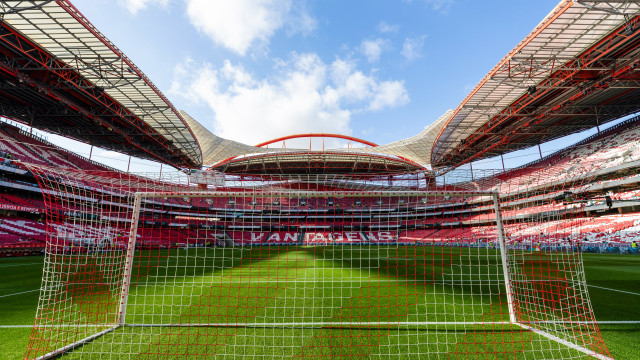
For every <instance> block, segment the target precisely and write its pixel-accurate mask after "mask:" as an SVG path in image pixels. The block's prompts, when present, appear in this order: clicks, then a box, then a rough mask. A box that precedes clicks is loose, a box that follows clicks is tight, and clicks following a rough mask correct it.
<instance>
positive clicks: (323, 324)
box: [0, 320, 640, 329]
mask: <svg viewBox="0 0 640 360" xmlns="http://www.w3.org/2000/svg"><path fill="white" fill-rule="evenodd" d="M535 323H536V322H528V323H521V325H525V324H535ZM539 323H541V324H576V323H579V324H599V325H604V324H610V325H624V324H630V325H638V324H640V320H620V321H616V320H605V321H540V322H539ZM434 325H443V326H455V325H459V326H472V325H517V324H514V323H511V322H509V321H490V322H464V321H460V322H458V321H448V322H447V321H442V322H438V321H427V322H384V321H381V322H299V323H296V322H290V323H202V324H125V326H126V327H258V328H264V327H340V326H343V327H349V326H396V327H402V326H434ZM112 326H114V325H112V324H83V325H78V324H59V325H35V327H37V328H100V327H112ZM32 327H34V325H33V324H31V325H21V324H19V325H0V329H12V328H32Z"/></svg>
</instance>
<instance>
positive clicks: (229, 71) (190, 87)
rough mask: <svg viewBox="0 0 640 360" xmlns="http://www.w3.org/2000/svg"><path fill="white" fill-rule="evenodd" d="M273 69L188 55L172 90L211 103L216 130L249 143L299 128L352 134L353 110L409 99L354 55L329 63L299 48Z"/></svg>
mask: <svg viewBox="0 0 640 360" xmlns="http://www.w3.org/2000/svg"><path fill="white" fill-rule="evenodd" d="M274 73H275V74H276V75H274V76H272V77H269V78H263V79H257V78H256V77H255V76H254V75H252V74H250V73H249V72H248V71H247V70H246V69H244V68H243V67H242V65H236V64H232V63H231V62H230V61H225V63H224V65H223V66H222V67H221V68H215V67H214V66H213V65H212V64H209V63H205V64H195V63H194V62H193V61H192V60H189V59H187V60H186V61H185V62H183V63H182V64H180V65H178V66H177V67H176V71H175V76H176V78H175V80H174V83H173V84H172V89H171V90H170V92H171V93H172V94H173V95H175V96H183V97H186V98H187V99H189V100H191V101H193V102H196V103H200V104H205V105H207V106H208V107H210V108H211V110H212V111H213V113H214V115H215V120H214V132H215V133H216V135H219V136H222V137H225V138H228V139H233V140H237V141H241V142H244V143H249V144H256V143H258V142H260V141H264V140H268V139H272V138H276V137H279V136H283V135H289V134H294V133H305V132H330V133H341V134H351V128H350V126H349V122H350V120H351V115H352V114H353V113H356V112H366V111H377V110H380V109H384V108H389V107H394V106H399V105H402V104H405V103H407V102H408V101H409V96H408V94H407V91H406V89H405V87H404V84H403V83H402V82H401V81H381V80H379V79H377V78H376V77H375V76H373V75H371V74H369V75H367V74H365V73H363V72H362V71H359V70H358V69H357V68H356V65H355V64H354V63H353V62H352V61H349V60H343V59H336V60H335V61H333V62H332V63H331V64H326V63H325V62H323V61H322V60H321V59H320V58H319V57H318V56H317V55H316V54H295V53H294V54H292V55H291V56H290V58H289V59H287V60H279V61H278V62H277V63H276V67H275V70H274Z"/></svg>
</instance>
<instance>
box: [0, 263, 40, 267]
mask: <svg viewBox="0 0 640 360" xmlns="http://www.w3.org/2000/svg"><path fill="white" fill-rule="evenodd" d="M43 264H44V263H27V264H6V265H0V267H13V266H25V265H43Z"/></svg>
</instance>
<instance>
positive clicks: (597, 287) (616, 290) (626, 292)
mask: <svg viewBox="0 0 640 360" xmlns="http://www.w3.org/2000/svg"><path fill="white" fill-rule="evenodd" d="M587 286H589V287H594V288H596V289H603V290H609V291H615V292H620V293H625V294H631V295H637V296H640V294H639V293H635V292H631V291H624V290H618V289H611V288H606V287H602V286H596V285H589V284H587Z"/></svg>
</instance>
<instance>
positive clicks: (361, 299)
mask: <svg viewBox="0 0 640 360" xmlns="http://www.w3.org/2000/svg"><path fill="white" fill-rule="evenodd" d="M173 251H174V254H177V255H178V256H177V257H171V256H169V257H167V256H166V252H143V253H142V256H139V259H138V263H139V264H141V265H142V266H140V267H138V268H136V269H134V277H135V279H136V281H135V282H136V286H134V287H133V288H132V294H131V297H130V300H129V307H128V317H127V323H150V322H153V323H176V322H184V321H186V320H189V321H191V322H207V323H242V322H247V323H261V322H270V321H279V322H282V323H285V322H292V323H298V324H318V323H321V322H323V321H325V322H333V323H336V322H340V321H344V322H350V321H363V320H364V319H366V320H367V322H381V323H384V322H394V321H405V322H411V321H420V320H421V318H420V314H422V313H425V312H429V313H437V312H438V311H439V312H440V313H442V312H447V313H453V312H455V313H458V314H464V313H465V312H466V313H469V311H466V309H464V308H456V306H459V305H454V304H451V303H450V301H448V300H450V299H448V298H447V297H446V296H444V295H442V297H441V298H438V295H437V294H438V291H437V289H435V290H436V291H434V289H433V288H430V289H429V291H428V292H429V294H436V295H433V298H430V299H429V303H428V304H425V303H421V302H420V301H416V299H418V298H421V297H420V296H421V295H423V291H424V290H423V287H421V286H419V284H413V283H412V282H411V281H406V280H411V279H412V278H413V277H415V276H416V275H419V276H418V277H420V278H424V277H425V276H426V277H429V276H433V277H434V278H435V277H437V276H439V275H440V274H438V272H439V271H434V269H441V268H444V267H446V268H447V272H448V273H451V272H452V271H453V272H454V273H455V272H456V271H457V272H458V273H456V274H455V275H460V278H465V279H476V280H482V281H478V282H477V284H475V285H474V283H473V282H471V284H468V285H466V286H467V288H465V291H466V293H469V294H472V293H480V289H479V288H474V286H484V288H483V289H481V290H482V293H483V294H490V295H487V296H488V297H490V299H486V298H484V299H477V300H482V301H477V303H482V304H484V305H482V306H484V307H485V308H482V309H478V308H476V309H473V312H475V313H477V314H484V316H486V314H493V317H494V318H492V320H494V321H500V320H506V319H505V314H504V311H503V309H500V308H498V309H492V308H491V306H490V305H489V304H490V303H496V302H500V301H502V300H503V299H500V296H499V294H498V289H497V288H494V286H492V285H487V284H490V283H493V284H497V283H498V281H499V276H500V274H498V273H491V271H485V270H482V271H481V270H480V269H491V268H492V267H477V268H476V271H474V270H473V268H464V267H456V266H455V265H456V264H455V261H456V260H455V256H453V255H456V253H459V252H460V250H459V249H455V248H454V249H450V250H444V251H443V252H441V253H440V254H438V256H434V254H433V250H430V248H395V247H391V248H387V249H384V248H380V247H352V248H341V247H325V248H322V247H307V248H305V247H299V248H287V249H285V248H272V249H269V248H262V249H260V248H254V249H251V250H249V249H245V250H241V249H224V250H223V249H199V250H195V249H191V250H173ZM186 251H191V252H192V253H191V254H189V256H188V257H187V256H184V255H185V254H184V252H186ZM447 251H449V253H447ZM416 254H417V255H419V256H418V258H419V259H420V261H422V262H425V263H428V264H429V266H426V267H422V268H421V267H416V266H405V265H406V264H405V262H406V261H415V257H416ZM443 254H444V255H445V256H442V255H443ZM494 254H495V252H493V253H490V252H487V253H483V254H482V255H481V261H484V262H494V261H498V259H497V258H496V257H495V256H494ZM447 255H450V256H447ZM214 257H215V258H216V260H215V261H212V258H214ZM412 259H413V260H412ZM42 262H43V258H42V257H24V258H3V259H0V326H2V327H0V354H1V356H0V357H1V358H2V359H20V358H22V357H23V355H24V350H25V348H26V346H27V343H28V340H29V336H30V333H31V329H30V326H31V324H33V321H34V316H35V310H36V307H37V304H38V296H39V292H38V290H37V289H38V288H39V287H40V281H41V277H42ZM584 265H585V271H586V275H587V282H588V284H589V293H590V297H591V300H592V304H593V307H594V310H595V312H596V317H597V319H598V320H599V321H607V322H612V321H613V322H615V321H640V311H638V310H639V309H640V257H636V256H624V255H595V254H584ZM455 269H458V270H455ZM483 271H484V272H483ZM372 274H374V275H375V276H374V277H375V279H376V281H378V282H379V283H377V284H374V285H367V281H363V279H371V277H372ZM425 274H426V275H425ZM217 275H224V276H217ZM398 278H400V279H403V281H402V284H403V285H402V286H398V282H397V281H396V280H394V279H398ZM455 278H456V276H453V277H452V278H451V279H455ZM451 279H450V280H451ZM489 280H490V281H489ZM212 281H215V282H212ZM251 281H253V283H251ZM385 281H387V282H388V284H390V285H389V286H385V285H384V284H385ZM202 284H207V286H202ZM176 285H179V286H176ZM211 285H213V286H211ZM159 289H162V292H163V295H162V296H159V294H158V291H159ZM464 296H471V295H464ZM345 299H346V300H345ZM285 300H286V301H285ZM467 300H468V299H467ZM266 303H268V304H269V309H270V310H269V311H265V309H264V304H266ZM338 303H339V304H340V306H336V304H338ZM408 305H410V306H408ZM437 307H441V308H440V309H438V308H437ZM338 320H339V321H338ZM448 320H451V319H450V318H449V319H448ZM455 320H456V321H478V319H477V318H474V317H473V316H471V317H470V316H460V317H458V318H457V319H455ZM485 320H486V318H485ZM480 321H482V320H480ZM21 326H22V327H21ZM600 329H601V332H602V334H603V336H604V339H605V342H606V343H607V346H608V347H609V350H610V351H611V355H612V356H613V357H614V358H616V359H636V358H638V357H637V354H639V353H640V342H638V336H639V335H640V323H638V324H633V323H618V324H610V323H604V324H601V325H600ZM487 330H489V331H487ZM512 330H513V329H510V328H508V327H505V326H504V325H495V326H494V327H491V326H484V327H483V329H482V331H479V329H478V328H477V327H475V328H474V327H473V326H471V325H448V326H445V327H443V326H442V325H438V326H427V327H415V328H413V327H404V328H403V329H402V330H401V331H400V330H398V329H397V328H391V329H390V328H388V327H386V326H382V325H381V326H362V327H358V326H344V327H331V328H326V327H315V328H312V326H291V327H287V328H273V327H269V326H265V327H261V326H255V327H239V328H226V327H213V328H212V327H207V328H198V327H192V328H183V327H180V328H178V327H173V328H170V327H163V328H133V327H127V328H124V329H118V330H116V331H114V332H113V333H110V334H108V335H106V336H104V337H103V338H100V339H98V340H96V341H94V342H92V343H91V344H89V345H86V346H85V349H83V351H87V352H88V351H89V350H91V351H92V352H93V353H94V354H97V355H95V356H94V357H92V358H110V359H116V358H120V357H115V356H112V355H113V353H118V352H124V351H127V352H128V351H131V352H132V353H142V354H144V355H145V356H147V355H148V356H149V357H150V358H155V356H156V355H155V354H161V353H163V352H167V351H168V350H171V351H172V352H178V353H183V354H185V356H183V357H178V358H187V354H188V355H190V356H191V357H190V358H199V357H198V356H197V355H198V354H210V353H214V352H215V353H216V354H218V356H217V357H216V358H223V359H224V358H227V357H228V358H234V356H236V357H235V358H240V357H239V356H238V355H239V354H238V351H240V350H241V351H242V352H243V353H242V355H243V356H245V357H247V358H252V357H255V356H261V355H265V354H266V355H270V356H271V357H274V358H279V357H286V358H292V357H293V358H296V357H307V356H310V357H318V356H322V355H328V354H332V355H336V356H339V355H354V354H356V355H358V354H359V355H360V356H359V357H357V358H363V359H366V358H376V359H377V358H389V359H395V358H398V357H397V356H395V355H390V356H385V354H387V355H388V354H397V353H400V354H405V356H404V358H407V359H411V358H416V354H417V353H418V352H425V351H431V352H435V353H439V354H440V356H435V357H433V356H432V357H430V358H467V357H473V356H470V355H473V354H475V353H476V352H482V351H483V350H485V351H488V352H494V353H497V354H499V355H500V354H502V353H503V352H504V353H505V355H507V356H505V357H510V358H525V357H517V356H515V357H514V356H513V355H512V354H514V351H516V353H517V350H518V349H514V348H513V347H514V346H516V347H517V346H522V344H521V342H522V340H526V339H529V338H531V339H532V340H536V337H535V335H532V334H531V333H530V332H522V331H512ZM418 336H420V337H422V338H423V339H428V341H429V342H430V343H432V344H431V345H420V344H419V343H418V341H417V340H415V341H414V340H412V339H417V338H418ZM487 336H489V337H490V339H491V341H487ZM114 337H115V341H114ZM346 338H348V339H349V340H348V343H347V342H346V340H345V339H346ZM212 339H214V340H216V341H215V342H217V344H211V340H212ZM494 341H495V343H496V344H494V345H491V343H492V342H494ZM114 342H115V343H119V344H122V343H126V344H133V346H131V348H130V350H123V349H122V346H123V345H117V348H112V347H111V346H112V345H111V344H112V343H114ZM475 342H477V343H483V345H481V348H477V346H476V347H475V348H474V347H473V345H470V344H473V343H475ZM447 343H448V346H447V345H446V344H447ZM525 343H526V341H525ZM176 344H180V345H176ZM229 344H235V345H236V346H225V345H229ZM487 344H488V345H487ZM514 344H515V345H514ZM338 345H340V346H338ZM345 345H348V346H345ZM470 346H471V348H470ZM424 347H429V348H424ZM275 348H277V349H283V350H279V351H282V352H281V353H279V356H274V349H275ZM452 350H453V354H452V353H451V351H452ZM549 351H566V350H562V349H556V350H549ZM80 354H82V351H81V352H76V353H75V354H71V356H69V358H77V357H79V355H80ZM518 354H520V353H518ZM86 355H87V354H86V353H85V354H84V356H83V357H82V358H83V359H85V358H89V357H87V356H86ZM194 355H195V356H194ZM546 355H551V354H544V353H538V354H537V357H538V358H545V356H546ZM569 355H571V356H575V355H576V354H575V353H573V352H569V353H567V356H569ZM522 356H524V355H522ZM65 358H67V357H65ZM164 358H166V356H165V357H164ZM259 358H263V357H259ZM498 358H500V356H498Z"/></svg>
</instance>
